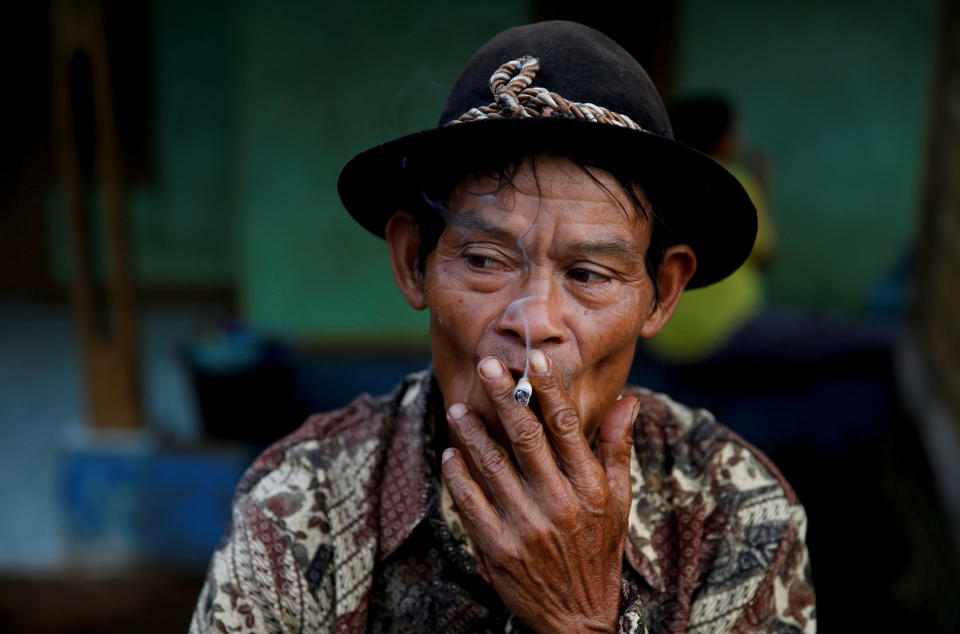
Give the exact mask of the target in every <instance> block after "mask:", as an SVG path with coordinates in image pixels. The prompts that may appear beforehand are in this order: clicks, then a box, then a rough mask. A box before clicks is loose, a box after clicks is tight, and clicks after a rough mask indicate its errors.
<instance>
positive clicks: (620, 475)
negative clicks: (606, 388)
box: [597, 396, 640, 511]
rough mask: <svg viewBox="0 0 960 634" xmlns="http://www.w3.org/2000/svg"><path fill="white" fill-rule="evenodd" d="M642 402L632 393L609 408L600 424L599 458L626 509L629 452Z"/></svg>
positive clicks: (610, 483)
mask: <svg viewBox="0 0 960 634" xmlns="http://www.w3.org/2000/svg"><path fill="white" fill-rule="evenodd" d="M639 405H640V402H639V401H638V400H637V399H636V398H634V397H632V396H630V397H627V398H622V399H620V400H619V401H617V402H616V403H614V404H613V405H611V406H610V409H608V410H607V413H606V415H605V416H604V417H603V422H602V423H601V424H600V431H599V435H598V440H597V460H598V461H599V462H600V466H602V467H603V470H604V471H605V472H606V474H607V482H608V483H609V485H610V490H611V491H613V494H614V495H615V496H616V498H617V500H619V501H620V503H621V504H623V505H625V507H626V510H627V511H629V509H630V501H631V500H632V493H631V491H630V452H631V451H632V450H633V421H634V420H635V419H636V417H637V409H638V408H639Z"/></svg>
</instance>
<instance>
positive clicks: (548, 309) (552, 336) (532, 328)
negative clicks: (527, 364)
mask: <svg viewBox="0 0 960 634" xmlns="http://www.w3.org/2000/svg"><path fill="white" fill-rule="evenodd" d="M499 329H500V332H501V333H503V334H506V335H508V336H516V337H518V338H519V339H520V340H521V342H524V343H526V342H529V343H530V345H531V346H532V347H538V346H540V345H541V344H543V343H562V342H564V341H566V339H567V332H566V328H564V326H563V320H562V318H561V306H560V298H559V297H556V296H555V294H552V293H551V294H550V295H530V296H527V297H523V298H520V299H518V300H517V301H514V302H513V303H512V304H510V306H508V307H507V309H506V310H505V311H504V312H503V315H502V316H501V318H500V324H499Z"/></svg>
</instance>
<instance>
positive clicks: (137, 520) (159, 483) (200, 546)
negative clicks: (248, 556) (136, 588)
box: [57, 445, 252, 567]
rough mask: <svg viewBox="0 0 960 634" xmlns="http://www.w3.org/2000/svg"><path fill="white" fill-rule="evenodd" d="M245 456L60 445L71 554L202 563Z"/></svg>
mask: <svg viewBox="0 0 960 634" xmlns="http://www.w3.org/2000/svg"><path fill="white" fill-rule="evenodd" d="M251 459H252V454H251V452H250V451H248V450H242V449H233V450H221V451H203V452H200V451H197V452H170V451H158V450H152V449H143V448H140V447H133V448H131V447H97V446H95V445H93V446H91V447H89V448H82V449H75V450H71V451H67V452H65V453H64V455H63V456H62V457H61V460H60V465H59V469H58V478H57V481H58V490H59V496H60V501H61V508H62V509H63V516H64V518H65V522H64V529H65V532H66V537H67V541H68V543H69V545H70V550H71V555H72V556H73V557H74V558H75V559H77V560H78V561H81V562H85V561H94V560H99V561H103V562H105V563H106V564H107V565H110V564H111V563H124V564H127V563H130V562H143V563H152V564H158V565H180V566H190V567H202V566H204V565H206V562H207V561H208V560H209V558H210V555H211V553H212V552H213V549H214V548H215V547H216V545H217V543H218V541H219V539H220V536H221V535H222V534H223V531H224V529H225V528H226V526H227V523H228V521H229V517H230V500H231V498H232V493H233V490H234V488H235V487H236V485H237V482H238V480H239V479H240V477H241V476H242V475H243V472H244V470H245V469H246V467H247V465H248V464H249V462H250V460H251Z"/></svg>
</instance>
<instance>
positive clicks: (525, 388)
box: [513, 376, 533, 406]
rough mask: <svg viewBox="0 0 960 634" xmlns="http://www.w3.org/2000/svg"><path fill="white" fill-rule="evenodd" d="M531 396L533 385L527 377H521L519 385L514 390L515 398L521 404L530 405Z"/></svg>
mask: <svg viewBox="0 0 960 634" xmlns="http://www.w3.org/2000/svg"><path fill="white" fill-rule="evenodd" d="M531 396H533V386H532V385H530V381H528V380H527V377H525V376H523V377H520V380H519V381H517V387H515V388H514V390H513V400H514V401H516V402H517V403H520V404H521V405H527V406H529V405H530V397H531Z"/></svg>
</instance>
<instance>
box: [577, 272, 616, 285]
mask: <svg viewBox="0 0 960 634" xmlns="http://www.w3.org/2000/svg"><path fill="white" fill-rule="evenodd" d="M567 277H569V278H570V279H571V280H573V281H574V282H580V283H581V284H597V283H599V282H606V281H607V280H609V279H610V278H609V277H607V276H606V275H601V274H600V273H597V272H595V271H589V270H587V269H570V270H569V271H567Z"/></svg>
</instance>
